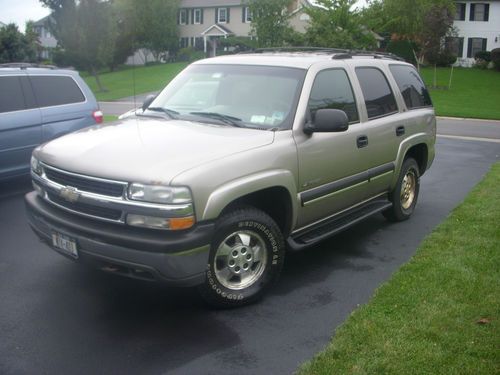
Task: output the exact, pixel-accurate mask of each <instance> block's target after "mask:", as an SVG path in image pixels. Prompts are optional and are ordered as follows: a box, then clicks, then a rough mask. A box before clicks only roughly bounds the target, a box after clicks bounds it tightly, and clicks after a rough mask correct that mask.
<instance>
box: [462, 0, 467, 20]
mask: <svg viewBox="0 0 500 375" xmlns="http://www.w3.org/2000/svg"><path fill="white" fill-rule="evenodd" d="M466 6H467V5H466V4H460V21H465V7H466Z"/></svg>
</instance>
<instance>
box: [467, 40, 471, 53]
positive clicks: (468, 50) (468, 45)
mask: <svg viewBox="0 0 500 375" xmlns="http://www.w3.org/2000/svg"><path fill="white" fill-rule="evenodd" d="M467 57H472V38H469V40H468V41H467Z"/></svg>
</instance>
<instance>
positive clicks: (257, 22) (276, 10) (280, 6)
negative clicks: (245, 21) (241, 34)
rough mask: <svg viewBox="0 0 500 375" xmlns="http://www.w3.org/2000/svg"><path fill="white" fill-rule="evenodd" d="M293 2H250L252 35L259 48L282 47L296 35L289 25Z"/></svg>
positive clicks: (251, 0)
mask: <svg viewBox="0 0 500 375" xmlns="http://www.w3.org/2000/svg"><path fill="white" fill-rule="evenodd" d="M291 3H292V0H250V1H249V2H248V6H249V8H250V12H251V13H252V31H251V35H252V36H253V37H256V38H257V44H258V46H259V47H280V46H283V45H284V44H286V41H287V40H288V39H289V36H290V35H291V34H293V33H294V31H293V29H292V28H291V27H290V25H289V19H290V12H289V7H290V5H291Z"/></svg>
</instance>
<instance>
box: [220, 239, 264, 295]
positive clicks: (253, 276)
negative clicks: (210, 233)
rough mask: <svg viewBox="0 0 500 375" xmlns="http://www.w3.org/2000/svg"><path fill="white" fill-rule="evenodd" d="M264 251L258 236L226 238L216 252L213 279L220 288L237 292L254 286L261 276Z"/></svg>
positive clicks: (262, 242)
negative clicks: (215, 279) (221, 286)
mask: <svg viewBox="0 0 500 375" xmlns="http://www.w3.org/2000/svg"><path fill="white" fill-rule="evenodd" d="M266 264H267V248H266V245H265V243H264V241H263V240H262V237H260V236H259V235H258V234H257V233H254V232H252V231H244V230H242V231H237V232H234V233H232V234H230V235H229V236H227V237H226V238H225V239H224V241H222V242H221V243H220V245H219V247H218V248H217V251H216V252H215V257H214V264H213V266H214V272H215V277H216V278H217V280H218V281H219V283H221V284H222V285H223V286H225V287H226V288H228V289H232V290H240V289H245V288H248V287H249V286H251V285H253V284H254V283H255V282H256V281H257V280H259V278H260V277H261V276H262V274H263V273H264V269H265V268H266Z"/></svg>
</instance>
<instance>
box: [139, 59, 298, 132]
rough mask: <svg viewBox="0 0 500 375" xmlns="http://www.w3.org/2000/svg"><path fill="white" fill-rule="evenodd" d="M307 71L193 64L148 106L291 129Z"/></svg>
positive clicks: (196, 118)
mask: <svg viewBox="0 0 500 375" xmlns="http://www.w3.org/2000/svg"><path fill="white" fill-rule="evenodd" d="M305 74H306V71H305V70H303V69H296V68H285V67H273V66H255V65H223V64H221V65H212V64H207V65H202V64H200V65H191V66H190V67H188V68H187V69H185V70H184V71H183V72H182V73H181V74H179V75H178V76H177V77H176V78H175V79H174V80H173V81H172V82H171V83H170V84H169V85H168V86H167V87H166V88H165V89H164V90H163V91H162V92H161V93H160V94H159V95H158V97H157V98H156V99H155V100H154V101H153V102H152V103H151V104H150V106H149V108H151V109H153V110H155V111H158V110H160V109H161V110H163V111H164V112H167V113H172V114H174V113H175V117H176V118H179V119H185V120H193V121H201V122H215V123H220V124H224V125H229V126H238V127H248V128H259V129H290V128H291V127H292V121H293V117H294V115H295V108H296V106H297V102H298V98H299V95H300V90H301V89H302V83H303V81H304V77H305Z"/></svg>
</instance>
